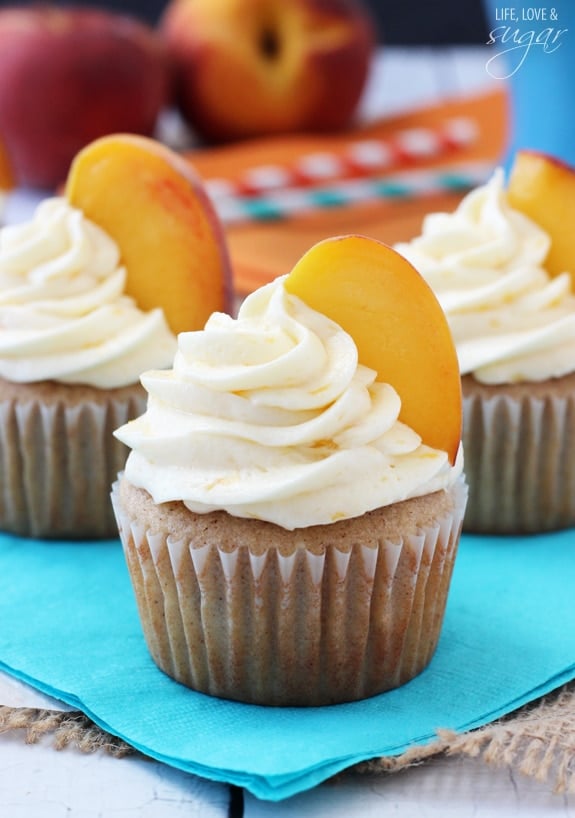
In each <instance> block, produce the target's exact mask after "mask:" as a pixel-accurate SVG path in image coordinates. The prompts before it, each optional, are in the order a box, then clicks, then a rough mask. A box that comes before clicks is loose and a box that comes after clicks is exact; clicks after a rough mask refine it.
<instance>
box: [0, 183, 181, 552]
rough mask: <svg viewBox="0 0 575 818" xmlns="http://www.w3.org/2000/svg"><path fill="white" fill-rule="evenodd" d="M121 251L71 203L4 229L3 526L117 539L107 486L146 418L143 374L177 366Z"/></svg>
mask: <svg viewBox="0 0 575 818" xmlns="http://www.w3.org/2000/svg"><path fill="white" fill-rule="evenodd" d="M125 278H126V270H125V268H123V267H122V265H121V264H120V253H119V249H118V247H117V245H116V243H115V242H114V241H113V240H112V239H111V238H110V237H109V236H108V235H107V234H106V233H104V232H103V231H102V230H101V229H100V228H99V227H98V226H97V225H95V224H93V223H92V222H90V221H89V220H87V219H86V218H85V217H84V215H83V214H82V212H81V211H79V210H77V209H75V208H72V207H71V206H70V205H69V203H68V202H67V201H66V200H65V199H64V198H63V197H55V198H52V199H46V200H45V201H43V202H42V203H41V204H40V205H39V206H38V208H37V210H36V213H35V214H34V217H33V218H32V220H31V221H30V222H27V223H25V224H20V225H14V226H10V227H5V228H4V229H3V230H2V232H1V233H0V529H2V530H4V531H8V532H11V533H14V534H19V535H26V536H35V537H60V538H67V537H74V538H84V537H112V536H115V535H116V534H117V529H116V526H115V521H114V516H113V514H112V510H111V507H110V502H109V487H110V484H111V482H112V481H113V479H114V478H115V475H116V474H117V472H118V470H119V469H121V468H122V467H123V465H124V462H125V459H126V454H127V450H126V449H125V447H124V446H122V444H120V442H119V441H118V440H117V439H115V438H114V436H113V434H112V432H113V430H114V429H115V428H116V427H117V425H118V422H119V423H125V422H126V421H127V420H129V419H130V418H133V417H136V416H137V415H138V414H140V413H141V412H142V411H143V410H144V408H145V405H146V395H145V392H144V390H143V388H142V386H141V384H140V383H139V376H140V373H141V372H142V370H144V369H145V368H146V367H147V366H149V365H150V364H151V362H152V361H154V362H155V366H157V367H164V366H168V365H169V364H170V363H171V360H172V358H173V354H174V349H175V346H176V339H175V335H174V334H173V333H172V332H171V331H170V329H169V328H168V326H167V324H166V321H165V318H164V316H163V313H162V311H161V310H160V309H157V310H152V311H150V312H142V311H141V310H140V309H139V308H138V307H137V306H136V304H135V302H134V301H133V299H131V298H129V297H128V296H126V294H125V292H124V285H125Z"/></svg>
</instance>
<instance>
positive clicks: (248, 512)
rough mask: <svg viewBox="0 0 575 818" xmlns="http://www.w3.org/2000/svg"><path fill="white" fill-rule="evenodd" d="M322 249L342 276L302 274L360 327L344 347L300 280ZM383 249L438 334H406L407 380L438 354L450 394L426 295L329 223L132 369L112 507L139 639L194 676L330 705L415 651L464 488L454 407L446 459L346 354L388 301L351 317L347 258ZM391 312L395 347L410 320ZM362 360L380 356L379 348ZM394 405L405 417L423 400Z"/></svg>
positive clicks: (200, 687)
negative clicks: (130, 413) (236, 303)
mask: <svg viewBox="0 0 575 818" xmlns="http://www.w3.org/2000/svg"><path fill="white" fill-rule="evenodd" d="M367 255H370V256H371V258H372V262H373V263H372V264H371V265H369V264H368V265H366V266H365V267H362V265H361V262H362V261H363V260H364V257H367ZM332 256H333V257H335V258H336V259H339V258H344V257H345V264H344V267H345V269H344V272H343V278H344V279H347V286H346V285H345V283H344V282H342V281H335V280H334V281H333V282H332V284H333V286H332V289H331V290H330V291H329V293H327V291H326V290H325V288H323V287H322V285H321V283H319V284H317V285H314V286H315V287H316V291H317V294H318V298H319V301H320V302H321V300H322V292H323V294H324V296H325V295H326V293H327V296H328V297H327V299H326V302H329V300H330V298H331V297H332V296H333V295H334V293H335V292H336V290H337V292H338V293H341V294H342V295H343V298H342V303H343V309H344V312H347V313H348V317H349V318H350V320H349V321H347V322H346V321H345V320H344V321H343V324H344V325H346V326H347V327H353V326H354V325H356V324H357V322H358V321H359V322H361V323H362V325H363V327H364V328H365V327H366V325H370V326H372V327H373V336H372V337H371V340H366V341H364V344H363V346H362V344H359V345H358V344H357V343H356V341H355V340H354V338H353V337H352V335H351V334H350V332H349V331H347V330H346V329H345V327H344V326H341V325H340V324H338V323H336V322H335V321H334V320H333V318H331V317H330V315H329V313H331V308H330V306H331V305H330V304H329V303H326V306H327V313H322V312H320V311H319V310H318V309H317V308H316V306H314V305H310V303H309V301H310V300H312V301H313V300H314V299H313V298H312V299H307V295H306V300H305V301H304V300H303V299H302V297H301V295H300V294H299V293H305V287H303V286H302V284H301V282H302V280H304V279H308V278H312V279H313V276H314V273H315V270H316V269H322V271H323V269H324V268H325V265H326V262H329V261H330V259H331V257H332ZM389 261H391V265H389V264H388V265H387V266H391V267H394V265H395V267H397V266H398V265H399V268H398V270H397V273H396V272H395V271H392V276H394V277H396V278H397V279H398V280H399V279H400V278H401V276H402V275H403V272H404V271H405V270H406V269H407V268H408V273H409V275H412V276H413V277H414V278H413V290H414V291H415V290H417V292H418V294H421V295H422V299H421V304H422V305H423V312H424V313H425V312H426V313H428V315H427V317H428V318H429V322H428V326H429V328H430V329H432V330H433V329H434V328H435V329H438V330H439V334H440V335H441V337H442V338H446V339H448V340H446V341H445V344H446V347H445V352H444V355H443V357H442V356H438V355H435V356H434V359H433V360H431V361H430V366H429V368H426V367H425V363H426V359H427V354H428V353H427V350H426V349H421V348H419V347H417V348H416V347H415V346H413V345H412V346H411V348H409V349H408V350H407V353H406V354H408V355H409V356H415V358H416V359H417V355H418V353H421V358H422V373H421V378H419V374H418V373H410V374H409V377H410V378H411V380H412V381H413V382H414V384H416V386H417V388H418V387H419V385H420V383H419V382H420V380H421V381H425V379H426V378H427V377H429V371H430V370H434V367H436V366H437V367H440V368H441V371H442V372H443V377H444V386H445V389H446V393H449V392H450V389H451V388H452V386H453V384H456V386H457V389H458V388H459V373H458V369H457V359H456V357H455V351H454V349H453V348H452V347H451V348H450V347H449V345H451V343H452V342H451V339H450V336H448V335H446V334H445V332H444V327H443V325H445V327H447V325H446V323H445V318H444V316H443V314H442V312H441V309H440V308H439V305H438V304H437V302H436V300H435V298H434V296H433V294H432V293H431V290H430V289H429V288H428V287H427V286H426V285H425V283H424V282H423V280H422V279H421V278H420V277H419V276H418V275H417V273H415V271H414V270H413V268H411V266H410V265H408V264H407V263H406V262H405V260H403V259H401V258H400V256H399V255H398V254H396V253H394V252H393V251H392V250H391V249H390V248H387V247H385V246H384V245H382V244H380V243H379V242H375V241H374V240H370V239H366V238H362V237H345V238H339V239H333V240H327V241H326V242H321V243H320V244H318V245H316V246H315V247H313V248H312V249H311V250H310V251H309V252H308V253H307V254H306V255H305V256H304V257H303V259H302V260H301V261H300V262H299V264H298V265H296V268H295V269H294V271H292V273H291V274H290V275H289V276H287V277H283V278H280V279H277V280H275V281H274V282H272V283H270V284H268V285H266V286H265V287H263V288H261V289H260V290H257V291H256V292H254V293H252V294H251V295H250V296H248V298H247V299H246V300H245V301H244V303H243V304H242V306H241V308H240V310H239V313H238V316H237V318H235V319H233V318H231V317H229V316H226V315H223V314H221V313H215V314H213V315H212V316H211V317H210V319H209V320H208V322H207V323H206V325H205V328H204V330H202V331H197V332H191V333H181V334H180V335H179V336H178V351H177V353H176V355H175V359H174V365H173V368H172V369H170V370H166V371H156V372H154V371H150V372H147V373H145V374H144V375H143V376H142V383H143V385H144V387H145V389H146V391H147V392H148V404H147V410H146V412H145V413H144V414H143V415H142V416H141V417H139V418H137V419H136V420H133V421H131V422H130V423H128V424H126V425H124V426H123V427H121V428H120V429H118V430H117V432H116V435H117V437H118V438H119V439H120V440H121V441H122V442H123V443H125V444H126V445H127V446H128V447H129V448H130V449H131V451H130V454H129V457H128V460H127V463H126V468H125V471H124V473H123V474H122V475H120V477H119V480H118V481H117V483H116V484H115V486H114V489H113V495H112V496H113V504H114V508H115V512H116V516H117V520H118V527H119V531H120V536H121V539H122V543H123V546H124V550H125V554H126V560H127V564H128V568H129V572H130V576H131V580H132V584H133V588H134V592H135V596H136V600H137V603H138V609H139V614H140V618H141V622H142V627H143V632H144V636H145V639H146V642H147V645H148V648H149V651H150V653H151V656H152V658H153V659H154V661H155V662H156V663H157V665H158V666H159V667H160V668H161V669H162V670H163V671H164V672H165V673H167V674H168V675H169V676H171V677H172V678H174V679H176V680H178V681H179V682H181V683H183V684H184V685H186V686H188V687H190V688H193V689H194V690H197V691H200V692H203V693H207V694H210V695H213V696H218V697H222V698H227V699H233V700H238V701H243V702H251V703H257V704H263V705H295V706H309V705H324V704H332V703H337V702H345V701H352V700H357V699H361V698H365V697H368V696H372V695H374V694H377V693H381V692H383V691H385V690H389V689H391V688H394V687H397V686H398V685H401V684H404V683H406V682H407V681H409V680H410V679H412V678H413V677H414V676H416V675H417V674H418V673H420V672H421V671H422V670H423V669H424V668H425V667H426V666H427V665H428V664H429V662H430V660H431V658H432V656H433V653H434V651H435V648H436V645H437V641H438V637H439V634H440V629H441V624H442V619H443V613H444V609H445V604H446V598H447V594H448V588H449V584H450V578H451V573H452V568H453V563H454V559H455V555H456V551H457V545H458V540H459V534H460V529H461V523H462V517H463V513H464V509H465V502H466V486H465V483H464V479H463V476H462V455H461V450H460V447H459V445H458V444H459V435H460V426H459V425H458V421H457V411H456V412H455V413H454V422H453V426H452V428H451V429H450V430H447V429H444V432H446V435H447V436H446V439H455V452H454V453H452V454H453V456H451V455H450V453H449V452H448V451H446V450H441V449H438V448H434V447H433V446H430V445H428V444H427V443H426V442H424V441H423V440H422V438H421V436H420V434H418V432H417V431H415V430H414V429H413V428H410V427H409V426H408V425H407V424H406V423H405V422H403V421H402V420H401V417H402V416H403V415H402V412H403V409H404V407H403V406H402V400H401V396H400V395H399V394H398V392H397V391H396V389H395V388H394V386H393V385H391V384H388V383H385V382H384V381H383V380H382V379H380V377H379V375H378V372H376V371H374V369H372V368H369V367H368V366H366V365H365V364H364V363H362V360H363V359H364V357H367V358H369V355H367V353H366V350H365V344H367V345H369V344H370V343H372V342H373V343H374V348H377V347H379V343H378V333H379V332H380V331H381V330H382V327H385V326H386V325H385V323H384V322H385V320H386V317H387V315H386V312H389V314H390V315H391V313H393V312H395V316H394V318H396V317H399V316H400V314H401V313H402V311H404V310H405V309H407V307H406V305H405V302H404V301H403V300H402V299H396V298H395V297H390V302H391V303H389V304H387V305H385V304H381V310H382V311H380V310H379V309H378V307H376V306H375V305H376V304H377V303H378V299H379V297H380V296H379V295H378V294H377V293H376V294H374V298H373V304H372V307H374V310H373V312H372V313H371V314H369V313H368V314H367V315H366V314H365V310H364V308H363V305H362V306H358V303H359V302H358V303H355V302H354V298H353V297H350V293H356V294H360V301H361V298H362V297H363V295H364V294H365V288H362V286H360V283H359V282H358V281H357V280H356V277H355V276H356V271H357V270H366V271H367V272H369V273H371V272H372V271H373V269H374V265H375V267H376V268H378V269H379V268H381V267H382V265H386V264H387V263H388V262H389ZM302 265H303V268H304V269H302ZM296 270H297V271H299V272H303V278H302V277H300V278H299V279H298V278H297V276H295V277H294V274H295V273H296ZM304 283H305V282H304ZM364 284H365V286H370V285H369V283H368V278H366V281H365V282H364ZM386 292H387V290H385V288H384V290H383V293H384V294H385V293H386ZM382 297H387V296H385V295H383V296H382ZM421 318H422V319H423V321H424V323H425V320H426V316H425V315H422V316H421ZM391 323H393V320H392V321H391ZM398 326H399V327H400V328H401V331H402V332H403V333H404V337H403V338H402V339H401V341H399V342H398V344H399V345H398V349H399V348H400V347H401V346H403V348H404V352H405V350H406V349H407V348H408V347H410V344H411V343H412V342H411V337H410V335H411V333H410V331H409V327H408V326H407V322H403V321H401V320H400V321H399V324H398ZM442 333H443V334H442ZM415 334H417V333H415ZM366 338H367V336H366ZM442 343H443V342H442ZM364 353H365V354H364ZM380 355H381V364H382V367H383V368H385V363H386V360H389V361H392V360H393V358H394V355H395V350H394V349H392V348H389V347H388V348H386V349H383V348H382V349H381V350H380ZM440 357H442V360H439V358H440ZM434 371H435V370H434ZM430 380H431V379H430ZM440 388H441V387H440V385H439V384H436V389H437V390H439V389H440ZM406 391H409V390H408V388H407V387H406ZM410 400H411V403H415V404H416V405H415V406H412V407H411V408H412V409H413V415H414V417H415V416H417V415H418V414H421V415H425V414H426V412H427V404H426V403H425V402H424V403H422V404H421V405H420V402H418V401H414V400H413V398H411V397H410V399H407V400H406V404H409V403H410ZM405 408H406V409H407V410H409V408H410V407H409V406H407V405H406V407H405ZM438 425H440V424H438Z"/></svg>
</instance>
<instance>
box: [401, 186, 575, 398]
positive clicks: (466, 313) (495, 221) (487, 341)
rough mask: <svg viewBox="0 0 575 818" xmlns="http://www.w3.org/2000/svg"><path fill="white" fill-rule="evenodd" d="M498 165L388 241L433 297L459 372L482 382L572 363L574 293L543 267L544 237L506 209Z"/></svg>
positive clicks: (557, 370) (563, 368)
mask: <svg viewBox="0 0 575 818" xmlns="http://www.w3.org/2000/svg"><path fill="white" fill-rule="evenodd" d="M503 181H504V180H503V172H502V170H497V171H496V172H495V174H494V175H493V177H492V178H491V180H490V181H489V182H488V183H487V184H486V185H484V186H482V187H479V188H477V189H476V190H473V191H472V192H471V193H469V194H468V195H467V196H466V197H465V198H464V199H463V200H462V202H461V203H460V205H459V207H458V208H457V209H456V210H455V211H454V212H453V213H433V214H430V215H428V216H427V217H426V218H425V219H424V222H423V227H422V232H421V235H420V236H418V237H417V238H415V239H413V240H412V241H411V242H408V243H401V244H397V245H395V249H396V250H398V251H399V252H400V253H402V255H404V256H405V257H406V258H407V259H408V260H409V261H411V263H412V264H413V265H414V266H415V267H416V269H417V270H419V272H420V273H421V274H422V275H423V276H424V277H425V278H426V280H427V281H428V283H429V284H430V286H431V287H432V289H433V290H434V292H435V294H436V296H437V298H438V300H439V302H440V303H441V305H442V307H443V309H444V310H445V313H446V315H447V319H448V321H449V325H450V327H451V331H452V334H453V338H454V341H455V345H456V347H457V354H458V358H459V364H460V368H461V372H462V374H467V373H472V374H473V376H474V377H475V378H476V379H477V380H479V381H482V382H483V383H492V384H499V383H514V382H518V381H541V380H546V379H547V378H553V377H561V376H562V375H566V374H568V373H570V372H573V371H574V370H575V294H574V293H573V292H572V289H571V278H570V276H569V273H568V272H565V273H563V274H561V275H559V276H556V277H555V278H551V277H550V276H549V274H548V273H547V271H546V270H545V268H544V266H543V265H544V262H545V258H546V256H547V253H548V251H549V247H550V238H549V236H548V235H547V233H546V232H544V231H543V230H542V229H541V228H540V227H539V226H538V225H536V224H535V223H534V222H533V221H531V219H529V218H528V217H527V216H525V215H524V214H522V213H520V212H519V211H517V210H514V209H513V208H512V207H511V206H510V204H509V202H508V200H507V195H506V192H505V190H504V186H503Z"/></svg>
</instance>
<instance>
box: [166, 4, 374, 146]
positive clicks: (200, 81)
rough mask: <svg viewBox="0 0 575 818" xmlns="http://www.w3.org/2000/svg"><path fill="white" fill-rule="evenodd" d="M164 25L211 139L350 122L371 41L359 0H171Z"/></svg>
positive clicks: (187, 109) (183, 102)
mask: <svg viewBox="0 0 575 818" xmlns="http://www.w3.org/2000/svg"><path fill="white" fill-rule="evenodd" d="M160 31H161V32H162V33H163V35H164V37H165V40H166V43H167V45H168V48H169V50H170V53H171V56H172V58H173V62H174V66H175V73H176V82H177V94H178V101H179V106H180V109H181V112H182V114H183V116H184V117H185V119H186V120H187V121H188V123H189V124H190V125H191V127H192V128H193V129H194V130H195V131H196V132H197V133H198V134H199V135H200V136H202V137H204V139H206V140H208V141H227V140H233V139H241V138H246V137H254V136H261V135H267V134H275V133H285V132H293V131H333V130H337V129H339V128H342V127H344V126H345V125H347V124H348V123H349V121H350V119H351V117H352V116H353V113H354V111H355V109H356V106H357V103H358V101H359V98H360V96H361V93H362V91H363V88H364V84H365V80H366V76H367V72H368V68H369V62H370V58H371V55H372V51H373V47H374V44H375V33H374V23H373V19H372V16H371V14H370V13H369V12H368V10H367V7H366V6H365V5H364V4H363V3H362V2H361V1H360V0H289V2H288V0H170V3H169V4H168V6H167V8H166V10H165V13H164V15H163V17H162V20H161V23H160Z"/></svg>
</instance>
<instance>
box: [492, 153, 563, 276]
mask: <svg viewBox="0 0 575 818" xmlns="http://www.w3.org/2000/svg"><path fill="white" fill-rule="evenodd" d="M508 197H509V202H510V204H511V206H512V207H514V208H516V209H517V210H520V211H521V212H522V213H524V214H525V215H526V216H529V218H530V219H533V221H534V222H536V223H537V224H538V225H539V226H540V227H542V228H543V230H545V231H546V232H547V233H548V234H549V236H550V238H551V249H550V250H549V254H548V255H547V259H546V260H545V266H546V268H547V270H548V271H549V273H550V274H551V275H558V274H559V273H564V272H569V273H571V277H572V279H573V287H574V288H575V241H574V240H573V219H574V218H575V168H573V167H571V166H570V165H567V164H566V163H564V162H562V161H560V160H559V159H555V158H553V157H552V156H548V155H546V154H544V153H540V152H538V151H531V150H523V151H518V152H517V154H516V156H515V161H514V163H513V167H512V169H511V174H510V177H509V183H508Z"/></svg>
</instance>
